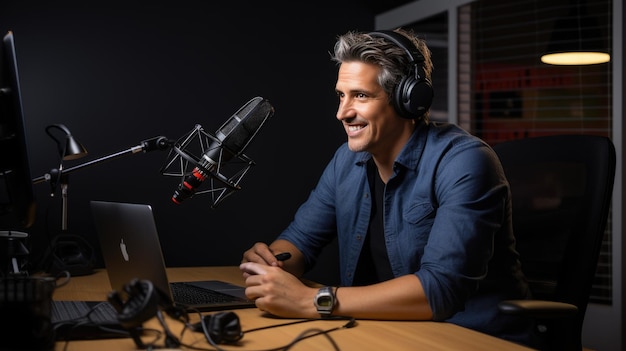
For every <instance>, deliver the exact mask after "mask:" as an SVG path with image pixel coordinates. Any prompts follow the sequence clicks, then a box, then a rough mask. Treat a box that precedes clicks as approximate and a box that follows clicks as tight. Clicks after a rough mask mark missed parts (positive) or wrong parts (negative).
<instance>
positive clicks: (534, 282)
mask: <svg viewBox="0 0 626 351" xmlns="http://www.w3.org/2000/svg"><path fill="white" fill-rule="evenodd" d="M494 150H495V151H496V153H497V154H498V157H499V158H500V160H501V162H502V165H503V167H504V171H505V174H506V177H507V179H508V180H509V183H510V185H511V192H512V199H513V227H514V233H515V236H516V241H517V243H516V245H517V246H516V247H517V250H518V252H519V253H520V260H521V262H522V269H523V271H524V273H525V274H526V277H527V278H528V281H529V284H530V288H531V291H532V293H533V294H534V298H535V299H542V300H551V301H560V302H566V303H570V304H573V305H576V306H577V307H578V314H577V315H576V317H575V318H573V319H571V320H560V321H558V320H555V321H551V322H549V323H550V324H551V325H550V327H549V330H548V335H547V338H548V340H549V341H548V342H549V343H550V342H553V343H555V344H557V345H560V347H561V348H560V349H561V350H566V349H570V348H569V347H565V343H568V342H569V343H571V344H572V345H573V346H574V347H573V349H578V350H580V348H581V340H580V338H581V334H582V325H583V320H584V317H585V312H586V309H587V304H588V302H589V296H590V294H591V289H592V285H593V280H594V277H595V273H596V267H597V263H598V257H599V254H600V248H601V246H602V241H603V238H604V235H605V229H606V225H607V219H608V214H609V209H610V205H611V199H612V192H613V182H614V176H615V162H616V161H615V147H614V145H613V143H612V142H611V141H610V139H609V138H606V137H602V136H594V135H553V136H541V137H534V138H527V139H520V140H512V141H506V142H502V143H500V144H497V145H495V146H494ZM567 338H569V340H567ZM550 339H552V341H550Z"/></svg>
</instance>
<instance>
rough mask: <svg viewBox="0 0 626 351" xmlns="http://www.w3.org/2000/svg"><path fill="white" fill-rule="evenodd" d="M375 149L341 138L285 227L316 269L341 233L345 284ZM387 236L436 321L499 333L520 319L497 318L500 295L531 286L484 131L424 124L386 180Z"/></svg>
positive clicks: (395, 266) (522, 292)
mask: <svg viewBox="0 0 626 351" xmlns="http://www.w3.org/2000/svg"><path fill="white" fill-rule="evenodd" d="M370 157H371V155H370V154H369V153H366V152H352V151H350V150H349V149H348V147H347V143H346V144H343V145H342V146H340V147H339V149H338V150H337V151H336V153H335V155H334V157H333V159H332V160H331V161H330V163H329V164H328V165H327V167H326V169H325V170H324V172H323V174H322V176H321V178H320V180H319V183H318V184H317V186H316V187H315V189H314V190H313V191H312V192H311V194H310V196H309V198H308V199H307V201H306V202H304V203H303V204H302V206H301V207H300V208H299V209H298V211H297V213H296V215H295V217H294V220H293V221H292V223H291V224H290V225H289V226H288V227H287V228H286V229H285V230H284V231H283V233H281V235H280V236H279V238H281V239H285V240H288V241H290V242H292V243H293V244H294V245H295V246H296V247H297V248H298V249H299V250H300V251H301V252H302V253H303V254H304V258H305V262H306V264H307V268H310V267H312V266H313V265H314V264H315V262H316V257H317V256H318V254H319V253H320V251H321V249H322V248H323V247H324V246H325V245H326V244H328V243H329V242H331V240H333V238H335V237H337V238H338V244H339V245H338V246H339V254H340V273H341V284H342V285H344V286H349V285H351V284H352V280H353V277H354V274H355V270H356V267H357V262H358V261H359V254H360V252H361V248H362V246H363V243H364V239H365V235H366V233H367V228H368V223H369V218H370V209H371V206H372V194H371V193H370V187H369V185H368V180H367V170H366V168H367V167H366V163H367V160H368V159H369V158H370ZM384 236H385V243H386V246H387V253H388V256H389V261H390V264H391V269H392V271H393V274H394V276H396V277H399V276H402V275H407V274H415V275H417V277H418V278H419V279H420V281H421V283H422V285H423V287H424V290H425V293H426V297H427V298H428V302H429V304H430V307H431V309H432V312H433V319H434V320H437V321H443V320H448V321H451V322H454V323H457V324H460V325H463V326H466V327H470V328H473V329H478V330H481V331H484V332H488V333H491V334H498V335H501V334H502V333H504V332H506V331H501V330H500V328H506V324H507V323H510V322H514V321H513V320H508V321H507V320H500V321H499V323H500V326H498V325H497V324H498V322H495V320H494V318H505V319H506V318H511V317H504V316H499V315H498V313H497V307H496V306H497V302H498V301H499V300H501V299H504V298H523V297H525V296H526V295H527V293H528V289H527V286H526V282H525V280H524V278H523V275H522V273H521V270H520V266H519V261H518V255H517V252H516V251H515V249H514V242H515V240H514V236H513V230H512V224H511V199H510V191H509V185H508V182H507V180H506V178H505V176H504V171H503V169H502V167H501V165H500V163H499V161H498V158H497V156H496V155H495V153H494V152H493V150H492V149H491V148H490V147H489V146H488V145H487V144H486V143H485V142H483V141H482V140H480V139H479V138H476V137H474V136H472V135H470V134H469V133H467V132H465V131H464V130H463V129H461V128H459V127H457V126H455V125H452V124H434V123H430V124H422V125H420V126H419V127H417V128H416V130H415V132H414V133H413V135H412V137H411V138H410V140H409V141H408V142H407V144H406V145H405V146H404V148H403V150H402V151H401V153H400V154H399V155H398V157H397V159H396V160H395V163H394V169H393V175H392V176H391V178H390V179H389V181H388V182H387V184H386V187H385V193H384ZM492 328H495V329H492ZM513 338H515V337H513Z"/></svg>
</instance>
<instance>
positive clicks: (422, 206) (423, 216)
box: [403, 202, 435, 226]
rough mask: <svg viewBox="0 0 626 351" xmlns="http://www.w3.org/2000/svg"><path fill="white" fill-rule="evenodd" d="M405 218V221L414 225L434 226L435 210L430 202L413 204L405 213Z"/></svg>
mask: <svg viewBox="0 0 626 351" xmlns="http://www.w3.org/2000/svg"><path fill="white" fill-rule="evenodd" d="M403 217H404V221H406V222H408V223H409V224H412V225H416V224H419V225H420V226H421V225H423V224H426V225H432V221H433V219H434V218H435V208H434V207H433V206H432V205H431V203H430V202H421V203H417V204H413V205H411V206H409V207H408V208H407V209H406V210H405V211H404V213H403Z"/></svg>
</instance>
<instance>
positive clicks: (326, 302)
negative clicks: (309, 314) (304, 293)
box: [317, 296, 333, 307]
mask: <svg viewBox="0 0 626 351" xmlns="http://www.w3.org/2000/svg"><path fill="white" fill-rule="evenodd" d="M317 305H318V306H320V307H333V299H332V297H330V296H319V297H318V298H317Z"/></svg>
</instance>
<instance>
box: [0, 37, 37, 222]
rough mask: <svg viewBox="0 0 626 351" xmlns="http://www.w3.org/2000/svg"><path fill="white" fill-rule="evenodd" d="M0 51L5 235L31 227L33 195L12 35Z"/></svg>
mask: <svg viewBox="0 0 626 351" xmlns="http://www.w3.org/2000/svg"><path fill="white" fill-rule="evenodd" d="M0 51H1V52H0V231H2V232H3V233H6V232H7V231H19V230H24V229H27V228H29V227H31V225H32V224H33V222H34V220H35V196H34V190H33V182H32V178H31V172H30V162H29V159H28V150H27V143H26V140H27V137H26V130H25V127H24V113H23V109H22V98H21V93H20V79H19V74H18V69H17V57H16V53H15V40H14V36H13V32H11V31H9V32H8V33H7V34H6V35H5V36H4V38H3V40H2V46H1V47H0Z"/></svg>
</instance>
